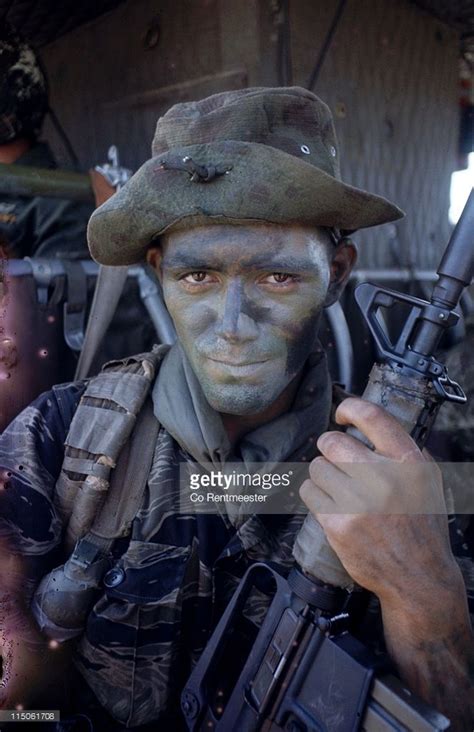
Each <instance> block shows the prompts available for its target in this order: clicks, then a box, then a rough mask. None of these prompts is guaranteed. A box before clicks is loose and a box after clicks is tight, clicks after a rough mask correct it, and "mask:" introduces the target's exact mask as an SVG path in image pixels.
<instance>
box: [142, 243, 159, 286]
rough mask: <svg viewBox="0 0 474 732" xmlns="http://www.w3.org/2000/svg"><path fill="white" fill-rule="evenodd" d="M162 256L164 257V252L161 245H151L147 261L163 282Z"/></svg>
mask: <svg viewBox="0 0 474 732" xmlns="http://www.w3.org/2000/svg"><path fill="white" fill-rule="evenodd" d="M162 257H163V254H162V251H161V247H159V246H155V247H150V248H149V249H148V251H147V253H146V261H147V262H148V264H149V265H150V266H151V267H153V269H154V270H155V272H156V274H157V276H158V279H159V280H160V282H161V277H162V272H161V261H162Z"/></svg>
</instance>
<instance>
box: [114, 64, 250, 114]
mask: <svg viewBox="0 0 474 732" xmlns="http://www.w3.org/2000/svg"><path fill="white" fill-rule="evenodd" d="M246 85H247V71H246V70H245V69H231V70H230V71H221V72H219V73H217V74H208V75H206V76H200V77H199V78H197V79H188V80H186V81H182V82H180V83H178V84H171V85H170V86H162V87H159V88H158V89H148V90H147V91H143V92H138V93H137V94H129V95H127V96H125V97H122V98H121V99H114V100H111V101H107V102H103V103H102V105H101V106H102V107H104V108H105V109H118V108H120V109H123V108H124V107H127V108H136V107H147V106H150V105H152V104H160V105H161V104H165V103H166V102H170V103H173V104H175V103H176V102H181V101H188V100H189V99H192V98H194V99H202V98H204V97H207V96H209V95H210V94H216V93H217V92H220V91H227V90H231V89H243V88H244V87H245V86H246Z"/></svg>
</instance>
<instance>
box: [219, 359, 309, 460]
mask: <svg viewBox="0 0 474 732" xmlns="http://www.w3.org/2000/svg"><path fill="white" fill-rule="evenodd" d="M301 375H302V371H301V372H300V373H299V374H298V375H297V376H295V378H294V379H293V380H292V381H290V383H289V384H288V386H287V387H286V388H285V389H284V390H283V391H282V393H281V394H280V396H279V397H278V399H275V401H274V402H273V403H272V404H271V405H270V406H269V407H267V409H265V410H264V411H263V412H259V414H251V415H249V416H245V415H237V414H224V413H222V412H221V413H220V415H221V419H222V423H223V425H224V428H225V431H226V432H227V435H228V437H229V440H230V442H231V444H232V445H235V444H236V443H237V442H238V441H239V440H240V438H241V437H243V435H245V434H247V432H252V431H253V430H255V429H257V427H261V426H262V425H263V424H266V423H267V422H271V421H272V420H273V419H276V418H277V417H279V416H280V415H281V414H284V413H285V412H288V410H289V409H290V408H291V405H292V404H293V400H294V398H295V395H296V392H297V391H298V386H299V384H300V381H301Z"/></svg>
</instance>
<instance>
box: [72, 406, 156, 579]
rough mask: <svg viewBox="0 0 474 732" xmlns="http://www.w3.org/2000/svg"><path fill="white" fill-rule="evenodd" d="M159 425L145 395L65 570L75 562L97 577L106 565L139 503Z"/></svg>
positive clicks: (125, 534)
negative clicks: (89, 524) (101, 499)
mask: <svg viewBox="0 0 474 732" xmlns="http://www.w3.org/2000/svg"><path fill="white" fill-rule="evenodd" d="M159 428H160V424H159V422H158V420H157V419H156V417H155V415H154V414H153V402H152V401H151V399H147V401H146V403H145V406H144V408H143V409H142V411H141V412H140V414H139V416H138V419H137V425H136V427H135V429H134V431H133V434H132V437H131V439H130V440H129V441H128V442H127V444H126V445H125V447H124V449H123V450H122V452H121V454H120V459H119V461H118V464H117V467H116V468H115V470H114V471H113V473H112V478H111V481H110V488H109V490H108V492H107V496H106V498H105V500H104V502H103V504H102V506H101V507H100V510H99V511H98V513H97V516H96V517H95V520H94V522H93V524H92V527H91V529H90V530H89V531H87V532H86V533H85V534H84V535H83V536H82V537H79V541H78V542H77V543H76V545H75V547H74V551H73V553H72V555H71V558H70V560H69V571H70V569H71V567H74V566H76V567H77V568H80V571H81V573H83V574H87V573H89V572H90V571H92V574H93V575H94V577H95V579H97V580H98V579H100V578H101V577H102V575H103V573H104V572H105V570H106V569H107V567H108V566H109V556H110V555H109V552H110V550H111V549H112V546H113V544H114V542H115V540H116V539H119V538H120V537H123V536H127V535H128V534H129V532H130V527H131V525H132V521H133V519H134V518H135V516H136V515H137V513H138V511H139V509H140V507H141V505H142V502H143V495H144V493H145V488H146V485H147V481H148V475H149V473H150V469H151V464H152V461H153V454H154V451H155V445H156V438H157V436H158V431H159Z"/></svg>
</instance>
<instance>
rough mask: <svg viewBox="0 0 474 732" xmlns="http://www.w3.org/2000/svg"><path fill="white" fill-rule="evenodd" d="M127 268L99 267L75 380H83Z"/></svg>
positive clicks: (111, 315)
mask: <svg viewBox="0 0 474 732" xmlns="http://www.w3.org/2000/svg"><path fill="white" fill-rule="evenodd" d="M127 273H128V267H104V266H102V265H101V267H100V270H99V275H98V277H97V282H96V286H95V291H94V298H93V300H92V306H91V312H90V315H89V321H88V323H87V329H86V335H85V339H84V345H83V347H82V351H81V354H80V356H79V360H78V362H77V368H76V374H75V379H76V380H80V379H84V378H85V377H86V376H87V374H88V373H89V369H90V367H91V365H92V361H93V360H94V356H95V354H96V353H97V350H98V348H99V345H100V344H101V342H102V340H103V338H104V335H105V332H106V330H107V328H108V327H109V325H110V323H111V321H112V318H113V316H114V313H115V311H116V309H117V304H118V301H119V300H120V295H121V294H122V291H123V287H124V284H125V280H126V279H127Z"/></svg>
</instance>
